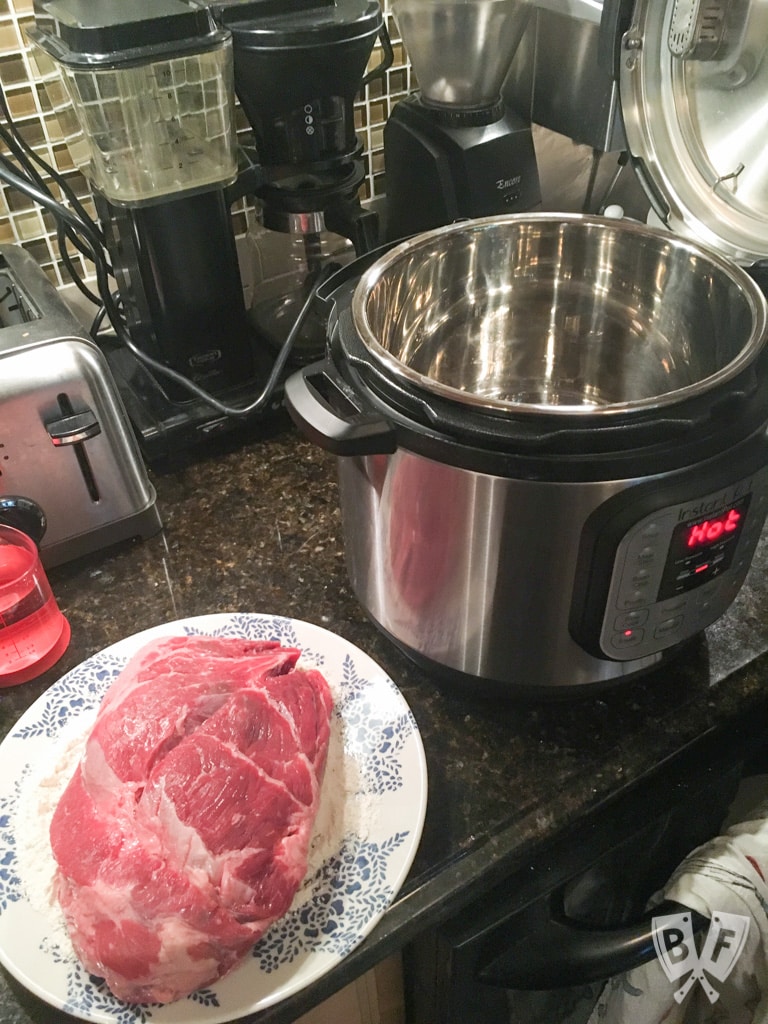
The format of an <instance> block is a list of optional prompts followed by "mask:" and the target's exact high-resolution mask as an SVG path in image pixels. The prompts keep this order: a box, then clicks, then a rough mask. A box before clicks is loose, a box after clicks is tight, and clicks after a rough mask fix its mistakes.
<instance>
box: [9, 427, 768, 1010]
mask: <svg viewBox="0 0 768 1024" xmlns="http://www.w3.org/2000/svg"><path fill="white" fill-rule="evenodd" d="M268 435H269V436H262V437H260V438H259V439H257V440H255V441H253V442H247V443H244V444H237V445H235V444H232V445H230V446H229V448H226V447H225V448H224V449H223V450H221V451H215V452H212V453H210V454H202V453H198V455H196V457H195V458H194V459H188V460H184V461H182V462H180V463H179V464H177V465H175V466H164V467H160V466H156V467H153V469H152V471H151V475H152V479H153V482H154V484H155V486H156V488H157V492H158V505H159V508H160V511H161V514H162V517H163V521H164V529H163V531H162V532H161V533H160V534H158V535H157V536H155V537H153V538H151V539H149V540H147V541H143V542H142V541H138V542H132V543H130V544H127V545H124V546H121V547H119V548H117V549H113V550H111V551H109V552H100V553H98V554H95V555H93V556H90V557H89V558H87V559H83V560H80V561H78V562H77V563H71V564H69V565H65V566H62V567H60V568H58V569H56V570H53V571H51V573H50V578H51V582H52V585H53V588H54V591H55V594H56V596H57V598H58V600H59V603H60V605H61V607H62V610H63V611H64V612H65V614H66V615H67V617H68V618H69V621H70V623H71V627H72V642H71V646H70V647H69V649H68V651H67V652H66V654H65V656H64V657H63V659H62V660H61V661H60V662H59V664H58V665H57V666H56V667H55V668H54V669H53V670H50V671H49V672H48V673H46V675H45V676H44V677H43V678H41V679H39V680H37V681H35V682H32V683H28V684H25V685H23V686H19V687H14V688H10V689H5V690H0V737H2V736H4V735H5V734H6V733H7V732H8V731H9V730H10V729H11V728H12V726H13V724H14V722H15V721H16V720H17V718H18V717H19V716H20V715H21V714H22V712H23V711H24V710H25V709H26V708H27V707H28V706H29V705H30V704H31V703H32V702H33V701H34V700H35V699H36V698H37V697H39V696H40V694H42V693H43V692H44V690H45V689H46V688H47V687H48V686H50V685H51V683H52V682H54V681H55V680H56V679H57V678H58V677H59V676H60V675H62V674H63V673H64V672H65V671H67V670H68V669H70V668H72V667H73V666H75V665H77V664H78V663H79V662H81V661H82V660H83V659H85V658H87V657H89V656H90V655H92V654H94V653H95V652H97V651H99V650H100V649H102V648H104V647H106V646H108V645H109V644H111V643H113V642H115V641H117V640H119V639H121V638H122V637H125V636H128V635H131V634H133V633H136V632H138V631H140V630H143V629H145V628H147V627H150V626H153V625H156V624H158V623H161V622H164V621H169V620H174V619H179V618H184V617H187V616H194V615H201V614H205V613H209V612H222V611H261V612H269V613H273V614H277V615H288V616H292V617H295V618H299V619H306V620H309V621H311V622H315V623H317V624H319V625H321V626H324V627H325V628H327V629H330V630H333V631H335V632H336V633H338V634H340V635H341V636H343V637H345V638H346V639H348V640H349V641H351V642H353V643H354V644H356V645H357V646H358V647H360V648H361V649H363V650H364V651H366V652H367V653H368V654H369V655H371V656H372V657H373V658H374V659H375V660H376V661H377V662H379V663H380V664H381V665H382V666H383V667H384V668H385V669H386V670H387V671H388V673H389V674H390V676H391V677H392V679H394V680H395V682H396V683H397V684H398V686H399V687H400V688H401V690H402V693H403V694H404V696H405V698H406V700H407V701H408V703H409V705H410V707H411V709H412V710H413V713H414V715H415V718H416V720H417V722H418V725H419V728H420V731H421V735H422V739H423V742H424V747H425V750H426V755H427V762H428V771H429V787H430V789H429V792H430V799H429V805H428V810H427V818H426V823H425V828H424V833H423V838H422V842H421V846H420V848H419V851H418V853H417V855H416V859H415V862H414V864H413V867H412V870H411V873H410V875H409V877H408V879H407V880H406V883H405V885H404V887H403V889H402V890H401V893H400V895H399V897H398V899H397V900H396V902H395V903H394V905H393V906H392V908H391V909H390V911H389V912H388V913H387V914H386V915H385V917H384V918H383V920H382V921H381V922H380V923H379V925H378V926H377V927H376V929H375V930H374V932H373V933H372V934H371V935H370V936H369V937H368V938H367V939H366V940H365V941H364V942H363V943H362V944H361V945H360V946H359V947H358V948H357V949H356V950H355V951H354V952H353V953H352V954H351V955H350V956H349V957H348V958H347V959H346V960H345V962H344V964H343V965H342V967H341V968H339V969H337V970H335V971H334V972H332V973H331V974H329V975H327V976H326V977H325V978H324V979H322V980H321V981H320V982H318V983H317V984H315V985H314V986H312V987H311V988H309V989H306V990H304V991H303V992H302V993H300V994H299V995H298V996H296V997H294V998H292V999H291V1000H289V1001H288V1002H287V1003H283V1004H280V1005H278V1006H276V1007H274V1008H272V1009H269V1010H266V1011H264V1012H263V1013H262V1014H261V1015H260V1016H259V1018H258V1019H259V1021H260V1022H261V1021H263V1022H269V1024H282V1022H288V1021H291V1020H293V1019H294V1018H295V1017H296V1016H298V1015H299V1014H300V1013H303V1012H305V1011H306V1010H307V1009H309V1008H310V1007H311V1006H312V1005H315V1004H316V1003H318V1002H319V1001H321V1000H322V999H323V998H325V997H326V996H327V995H329V994H330V993H331V992H332V991H334V990H335V989H337V988H339V987H341V986H342V985H343V984H346V983H347V982H348V981H350V980H351V979H352V978H354V977H355V976H356V975H358V974H360V973H362V972H363V971H365V970H367V969H368V968H369V967H371V966H372V965H373V964H375V963H376V962H377V961H378V960H380V959H382V958H383V957H385V956H387V955H389V954H390V953H391V952H393V951H395V950H397V949H399V948H400V947H402V946H403V945H404V944H405V943H407V942H408V941H410V940H411V939H413V938H414V937H415V936H418V935H419V934H420V933H422V932H423V931H425V930H426V929H428V928H431V927H434V926H435V925H438V924H440V923H441V922H443V921H446V920H448V919H449V918H451V917H452V916H453V915H456V914H459V913H461V912H462V910H463V908H466V907H468V906H469V905H471V904H472V903H473V901H476V900H477V899H478V898H479V897H482V895H483V894H484V893H487V892H488V891H489V890H490V889H491V888H492V887H493V886H494V885H496V884H497V883H499V882H500V881H501V880H503V879H504V878H506V877H508V876H514V872H515V871H520V870H523V869H525V867H526V865H528V864H530V863H534V862H537V863H539V864H541V863H542V858H545V860H544V863H546V850H547V848H548V844H550V843H551V842H552V841H553V840H554V839H556V838H557V837H558V836H559V835H562V834H563V833H564V832H566V831H567V830H568V829H569V828H571V827H573V826H574V824H575V823H577V822H579V821H582V820H584V818H585V816H589V817H590V818H591V819H594V820H595V821H599V816H600V814H601V813H603V811H604V810H605V809H606V808H609V807H611V806H612V805H614V804H615V803H616V802H617V801H620V800H624V801H626V800H631V799H632V794H633V792H634V791H635V790H636V789H637V788H638V787H640V786H642V785H647V784H648V783H649V781H650V782H651V783H652V782H653V780H654V778H655V777H656V776H657V775H658V777H659V778H663V777H664V776H663V772H665V771H666V770H667V768H668V767H669V765H670V764H674V763H675V761H676V759H677V758H679V757H681V756H683V755H684V754H685V753H686V752H687V751H689V750H691V749H693V748H695V747H696V746H697V744H698V745H701V744H704V745H706V744H707V743H715V742H716V740H717V737H718V736H720V735H727V736H728V737H729V742H733V741H734V738H735V741H736V742H738V741H739V737H740V736H741V735H743V736H744V743H745V748H746V746H747V745H748V744H750V743H751V744H753V745H754V742H755V737H756V736H757V737H758V738H759V735H760V731H761V730H762V729H764V728H765V726H766V725H768V659H766V657H765V651H766V650H767V649H768V589H767V588H766V585H765V575H766V574H765V567H766V565H768V546H767V545H766V540H765V539H764V540H763V542H762V543H761V546H760V548H759V550H758V556H757V559H756V561H755V563H754V565H753V568H752V570H751V573H750V576H749V578H748V581H747V584H746V586H745V587H744V588H743V590H742V592H741V594H740V595H739V597H738V599H737V601H736V603H735V605H734V606H733V608H732V609H731V611H730V612H729V613H728V615H727V616H726V617H724V618H723V619H721V620H720V622H719V623H717V624H716V625H715V626H713V627H712V628H711V629H710V630H709V631H708V633H707V634H706V636H705V637H702V638H700V639H698V640H696V641H695V642H694V643H693V644H691V645H690V646H689V648H688V649H687V651H686V652H685V655H684V656H683V657H681V658H679V659H678V660H677V661H676V662H675V663H674V664H672V665H670V666H668V667H666V668H665V669H663V670H660V671H658V672H656V673H653V674H651V675H648V676H647V677H645V678H644V679H642V680H639V681H636V682H633V683H631V684H624V685H622V686H621V687H618V688H615V689H613V690H611V691H609V692H604V693H602V694H600V695H598V696H586V697H580V698H579V699H574V700H572V701H571V700H569V701H568V702H567V703H561V702H557V703H553V702H550V703H539V704H537V703H527V704H517V705H515V704H509V705H502V704H500V703H499V702H498V701H494V702H488V701H486V700H484V699H483V698H482V695H481V694H479V693H478V694H476V695H475V694H470V693H466V692H462V693H457V692H455V691H452V690H451V689H450V688H448V687H446V686H443V685H441V681H440V680H439V679H435V678H431V677H430V676H428V675H426V674H425V673H424V672H423V671H421V670H420V669H418V668H417V667H415V666H414V665H413V664H411V662H410V661H409V660H408V659H407V658H406V657H405V656H404V655H403V654H402V653H400V652H399V651H398V650H397V649H396V648H394V647H393V646H392V645H391V644H390V642H389V641H388V640H387V639H386V638H384V637H383V636H381V635H380V634H379V633H378V631H377V630H376V629H375V628H374V627H373V626H372V625H371V624H370V623H369V622H368V621H367V619H366V617H365V616H364V614H363V612H362V610H361V609H360V607H359V605H358V603H357V601H356V599H355V597H354V595H353V594H352V593H351V591H350V588H349V586H348V583H347V578H346V573H345V568H344V557H343V548H342V538H341V534H340V516H339V509H338V503H337V491H336V467H335V461H334V459H333V458H331V457H330V456H328V455H326V454H325V453H323V452H322V451H320V450H319V449H317V448H315V447H313V446H312V445H311V444H310V443H308V442H307V441H305V440H303V439H301V438H300V437H299V436H298V435H297V434H296V433H295V431H294V430H293V428H292V427H290V425H288V424H279V425H276V426H274V427H273V428H271V429H270V430H269V432H268ZM702 749H704V747H702ZM64 1019H66V1018H65V1017H64V1016H63V1015H62V1014H60V1013H57V1012H55V1011H54V1010H52V1009H51V1008H49V1007H47V1006H46V1005H45V1004H43V1003H42V1002H39V1001H38V1000H37V999H36V998H35V997H34V996H31V995H30V994H28V993H27V992H26V991H25V990H24V989H23V988H22V987H21V986H20V985H18V984H17V982H16V981H15V980H14V979H12V978H11V977H10V976H9V975H8V974H7V973H5V972H3V971H0V1022H1V1024H28V1022H35V1024H47V1022H49V1021H54V1020H55V1021H61V1020H64Z"/></svg>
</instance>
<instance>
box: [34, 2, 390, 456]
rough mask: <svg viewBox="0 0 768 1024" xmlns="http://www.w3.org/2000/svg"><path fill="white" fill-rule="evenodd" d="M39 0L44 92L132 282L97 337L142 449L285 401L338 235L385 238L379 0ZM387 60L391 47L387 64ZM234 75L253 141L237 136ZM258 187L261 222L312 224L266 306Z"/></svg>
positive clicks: (356, 239) (181, 440)
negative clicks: (375, 129) (260, 296)
mask: <svg viewBox="0 0 768 1024" xmlns="http://www.w3.org/2000/svg"><path fill="white" fill-rule="evenodd" d="M34 9H35V25H34V26H33V27H32V28H31V29H30V30H29V36H30V39H31V41H32V42H33V44H34V47H35V52H36V54H37V57H38V63H39V64H40V63H41V62H47V64H48V67H49V69H50V73H48V72H46V71H45V69H43V77H44V80H45V81H46V88H47V93H48V97H49V100H50V102H51V105H52V107H53V110H54V113H55V114H56V115H57V117H58V120H59V122H60V123H61V125H62V127H63V129H64V132H65V136H66V138H67V142H68V144H69V148H70V150H71V152H72V156H73V159H74V161H75V163H76V164H77V165H78V166H80V167H81V168H82V169H83V172H84V173H85V175H86V177H87V179H88V182H89V185H90V187H91V192H92V194H93V198H94V203H95V206H96V211H97V214H98V220H99V224H100V226H101V230H102V232H103V243H104V245H105V247H106V251H107V253H108V256H109V262H110V264H111V270H112V273H113V275H114V278H115V281H116V284H117V292H118V295H117V296H113V295H111V294H105V290H106V291H109V289H105V288H104V287H100V292H101V294H102V299H103V300H104V303H105V306H106V307H107V311H108V312H110V307H112V309H111V312H116V313H117V316H110V319H111V320H112V324H113V327H114V326H115V320H116V319H117V320H118V321H119V324H118V326H117V327H115V331H116V336H115V337H113V336H111V335H110V334H106V335H101V336H100V344H101V346H102V348H103V350H104V352H105V355H106V357H107V360H108V363H109V366H110V369H111V371H112V373H113V375H114V377H115V380H116V383H117V385H118V388H119V390H120V394H121V397H122V399H123V402H124V404H125V406H126V410H127V412H128V415H129V418H130V420H131V423H132V425H133V427H134V430H135V432H136V434H137V436H138V438H139V441H140V443H141V446H142V449H143V451H144V454H145V455H146V456H147V457H148V458H150V459H152V458H154V457H156V456H157V457H160V456H164V455H167V454H169V453H171V452H173V451H177V450H183V449H186V448H188V447H190V446H193V445H195V444H197V443H199V442H200V441H204V440H206V439H208V438H209V437H211V436H214V435H216V434H218V433H221V432H224V431H230V430H233V429H235V428H238V427H240V426H241V425H242V424H244V423H246V422H251V421H252V420H258V419H261V418H263V417H265V416H266V415H268V414H270V413H272V412H274V411H275V410H276V409H278V408H279V407H280V406H281V404H282V394H281V383H282V376H281V375H282V370H283V368H284V365H285V362H286V361H287V358H288V349H289V348H290V347H295V348H296V349H297V350H298V349H300V345H299V344H297V342H299V341H300V340H301V338H302V337H305V336H307V335H309V336H310V337H315V336H316V335H317V327H316V326H315V327H314V329H313V321H312V319H311V316H310V309H311V298H312V294H313V288H314V287H315V285H316V282H317V280H318V275H319V273H320V270H321V269H322V264H323V263H324V262H326V261H325V260H324V259H318V258H317V253H318V248H319V249H320V250H321V256H324V255H325V254H324V253H323V252H322V244H321V243H322V241H323V239H322V237H321V236H322V234H323V232H324V231H325V230H326V228H327V229H328V230H330V231H334V232H337V233H338V236H339V237H340V238H342V239H343V241H344V246H345V248H351V249H353V250H359V251H360V252H362V251H365V250H366V249H367V248H368V247H370V246H372V245H374V244H376V242H377V241H378V222H377V220H376V218H375V216H374V215H373V214H371V213H369V211H367V210H365V209H363V207H362V205H361V204H360V202H359V200H358V197H357V194H358V190H359V186H360V183H361V181H362V178H363V163H362V159H361V149H360V145H359V143H358V140H357V138H356V136H355V133H354V116H353V109H352V108H353V101H354V98H355V95H356V93H357V92H358V90H359V89H360V87H361V85H362V84H363V83H364V81H366V80H367V79H366V78H365V69H366V64H367V61H368V59H369V56H370V54H371V51H372V49H373V44H374V41H375V39H376V37H377V35H380V34H381V33H382V32H383V18H382V15H381V12H380V9H379V7H378V3H377V2H376V0H335V2H334V0H330V2H322V0H232V2H229V3H219V4H217V5H206V4H205V3H201V2H198V0H136V2H134V3H131V4H126V3H125V2H124V0H99V2H98V3H97V4H96V3H92V2H89V0H35V8H34ZM233 41H234V44H235V45H234V46H233ZM387 43H388V39H387ZM388 52H389V62H390V63H391V48H388ZM385 64H386V55H385V61H384V62H382V65H381V66H380V68H378V69H376V73H382V72H383V67H384V66H385ZM235 89H237V94H238V98H239V99H240V102H241V106H242V108H243V110H244V112H245V114H246V116H247V117H248V118H249V119H250V121H251V123H252V125H253V129H254V136H255V140H256V146H255V148H251V147H248V146H238V145H237V141H236V133H235ZM243 196H249V197H252V196H257V197H259V199H260V200H261V202H262V204H263V207H264V210H265V211H266V212H265V217H264V221H265V224H270V225H273V226H277V227H278V228H279V230H280V231H282V232H284V231H286V230H291V231H294V232H295V231H296V227H295V225H296V224H297V223H298V224H299V225H301V230H302V231H303V234H302V236H301V241H302V245H303V250H304V252H305V254H306V256H305V258H304V271H305V272H304V273H303V275H302V278H301V283H300V286H299V287H298V288H292V289H286V288H285V287H284V284H283V286H282V287H283V291H282V292H281V294H280V295H278V297H277V298H278V301H277V302H274V301H273V307H274V312H273V313H272V315H271V317H269V318H266V320H265V321H264V322H260V321H259V318H258V317H254V316H252V315H250V313H249V310H248V309H247V308H246V302H245V298H244V292H243V284H242V280H241V274H240V259H239V253H238V249H237V245H236V241H235V236H234V230H233V224H232V215H231V207H232V204H233V203H234V202H235V201H236V200H237V199H239V198H241V197H243ZM305 225H308V227H307V228H306V231H304V226H305ZM329 255H330V256H331V257H333V256H335V255H336V254H335V253H333V252H331V253H329ZM118 305H119V308H117V309H116V308H115V307H116V306H118ZM123 328H124V329H123ZM323 336H324V330H323Z"/></svg>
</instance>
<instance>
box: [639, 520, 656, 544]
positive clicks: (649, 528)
mask: <svg viewBox="0 0 768 1024" xmlns="http://www.w3.org/2000/svg"><path fill="white" fill-rule="evenodd" d="M659 533H660V528H659V524H658V523H646V524H645V526H644V527H643V528H642V530H641V531H640V536H641V537H642V538H643V540H656V538H657V537H658V536H659Z"/></svg>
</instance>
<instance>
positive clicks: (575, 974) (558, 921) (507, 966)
mask: <svg viewBox="0 0 768 1024" xmlns="http://www.w3.org/2000/svg"><path fill="white" fill-rule="evenodd" d="M682 913H687V914H690V915H691V918H692V925H693V930H694V932H695V933H696V932H700V931H702V930H703V929H704V928H705V927H706V926H707V924H708V923H709V922H708V919H707V918H706V917H704V916H703V915H701V914H698V913H696V911H692V910H690V909H689V908H688V907H684V906H682V905H681V904H679V903H673V902H672V901H671V900H667V901H665V902H663V903H660V904H659V905H658V906H656V907H654V908H653V910H652V911H651V912H650V913H649V914H648V915H647V916H645V917H643V918H642V919H641V920H640V921H638V922H637V923H636V924H634V925H623V926H621V927H617V928H600V927H596V926H594V925H588V924H583V923H579V922H578V921H574V920H571V919H569V918H568V917H567V916H566V915H565V913H564V911H563V910H562V907H560V908H559V909H557V908H554V907H550V913H549V914H548V918H549V919H548V920H545V921H543V922H537V927H536V928H535V929H533V930H532V931H531V932H529V933H528V934H527V935H526V936H525V938H524V939H522V940H520V941H518V942H515V943H513V944H511V945H509V946H507V948H506V949H505V950H504V951H503V952H502V953H500V954H499V955H497V956H495V957H494V958H493V960H491V961H490V962H489V963H487V964H486V965H485V966H484V967H482V968H481V969H480V970H479V972H478V980H479V981H481V982H482V983H483V984H485V985H495V986H500V987H502V988H509V989H518V990H521V991H536V990H541V989H551V988H568V987H570V986H572V985H581V984H586V983H587V982H591V981H605V980H606V979H607V978H612V977H613V976H614V975H617V974H623V973H624V972H625V971H628V970H630V969H631V968H633V967H638V966H640V964H644V963H648V962H649V961H650V960H653V959H654V957H655V956H656V955H657V954H656V949H655V947H654V944H653V925H652V920H653V918H657V917H661V916H663V915H665V914H682Z"/></svg>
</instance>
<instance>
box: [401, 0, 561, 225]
mask: <svg viewBox="0 0 768 1024" xmlns="http://www.w3.org/2000/svg"><path fill="white" fill-rule="evenodd" d="M392 11H393V14H394V17H395V20H396V22H397V25H398V28H399V30H400V34H401V36H402V39H403V43H404V44H405V48H406V50H407V52H408V56H409V57H410V60H411V64H412V65H413V70H414V72H415V74H416V77H417V79H418V83H419V91H418V92H416V93H414V94H412V95H410V96H408V97H406V98H405V99H404V100H401V101H400V102H399V103H397V105H396V106H395V107H394V109H393V111H392V114H391V115H390V117H389V120H388V121H387V124H386V126H385V128H384V162H385V173H386V196H387V201H386V236H387V239H389V240H395V239H398V238H402V237H404V236H406V235H410V234H414V233H416V232H418V231H425V230H428V229H430V228H435V227H440V226H441V225H443V224H449V223H451V222H453V221H455V220H459V219H461V218H465V217H490V216H494V215H496V214H504V213H517V212H523V211H527V210H531V209H534V208H535V207H537V206H538V205H540V203H541V193H540V189H539V176H538V169H537V166H536V155H535V151H534V147H533V136H532V133H531V127H530V123H529V122H528V121H526V120H525V119H524V118H522V117H521V116H520V115H519V114H517V113H516V112H515V111H513V110H511V109H509V108H507V107H506V106H505V104H504V101H503V99H502V95H501V87H502V84H503V81H504V78H505V77H506V75H507V72H508V71H509V67H510V64H511V62H512V59H513V57H514V54H515V50H516V49H517V46H518V44H519V43H520V40H521V38H522V36H523V33H524V32H525V29H526V26H527V23H528V18H529V14H530V6H529V4H528V3H527V2H525V0H392Z"/></svg>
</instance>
